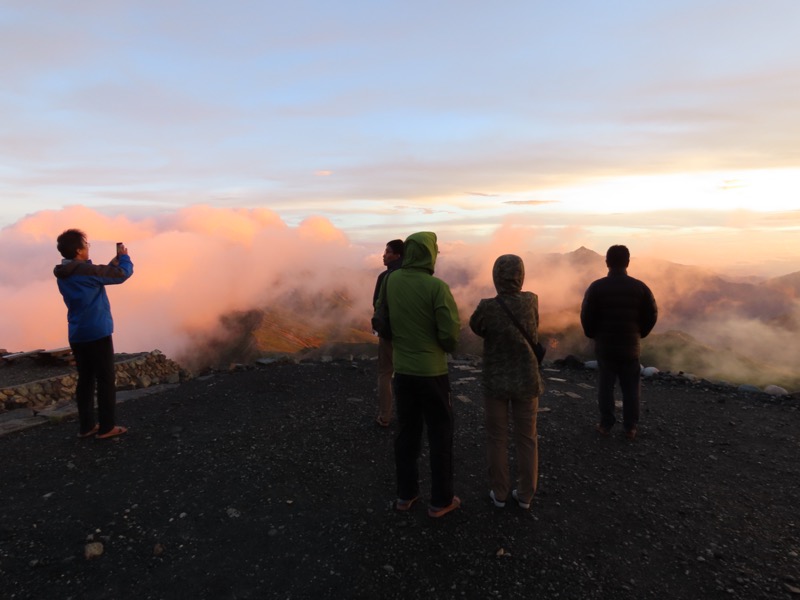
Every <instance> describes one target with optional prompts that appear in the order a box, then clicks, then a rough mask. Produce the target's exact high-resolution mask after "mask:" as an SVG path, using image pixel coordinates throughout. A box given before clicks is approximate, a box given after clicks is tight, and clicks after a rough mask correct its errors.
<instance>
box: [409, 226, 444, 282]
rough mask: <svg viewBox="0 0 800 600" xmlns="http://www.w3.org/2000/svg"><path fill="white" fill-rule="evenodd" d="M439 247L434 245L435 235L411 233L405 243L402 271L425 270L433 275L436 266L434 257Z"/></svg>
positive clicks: (425, 232) (422, 232) (426, 232)
mask: <svg viewBox="0 0 800 600" xmlns="http://www.w3.org/2000/svg"><path fill="white" fill-rule="evenodd" d="M438 254H439V246H438V245H437V244H436V234H435V233H433V232H430V231H421V232H419V233H412V234H411V235H410V236H408V238H407V239H406V242H405V254H404V256H403V268H404V269H425V270H426V271H428V272H429V273H431V275H433V268H434V266H435V265H436V256H437V255H438Z"/></svg>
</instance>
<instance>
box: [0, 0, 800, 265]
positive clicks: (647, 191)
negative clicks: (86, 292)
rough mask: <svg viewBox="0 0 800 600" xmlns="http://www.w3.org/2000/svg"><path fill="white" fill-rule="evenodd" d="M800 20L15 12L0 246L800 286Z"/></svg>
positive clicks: (6, 12)
mask: <svg viewBox="0 0 800 600" xmlns="http://www.w3.org/2000/svg"><path fill="white" fill-rule="evenodd" d="M798 23H800V3H798V2H796V1H795V0H765V1H764V2H758V3H755V2H742V1H736V0H692V1H683V0H677V1H673V2H639V1H633V0H631V1H619V0H610V1H606V2H595V1H588V0H582V1H566V2H557V3H556V2H539V1H536V0H525V1H516V0H509V1H503V2H497V3H486V2H473V1H469V0H459V1H458V2H455V1H448V0H444V1H439V2H419V1H417V0H404V1H403V2H399V1H397V2H395V1H392V0H372V1H361V0H359V1H352V0H351V1H343V2H328V1H315V0H299V1H297V2H291V3H287V2H275V1H271V0H264V1H244V0H226V1H225V2H207V1H202V0H194V1H191V2H190V1H181V0H171V1H170V2H163V1H161V0H159V1H149V0H137V1H135V2H134V1H124V0H120V1H113V2H108V1H107V0H96V1H94V0H83V1H81V0H76V1H75V2H69V3H63V2H56V1H39V0H5V1H4V2H3V3H2V5H0V52H2V56H4V59H3V60H2V61H1V62H0V82H1V83H0V114H2V115H3V117H2V120H0V226H8V225H11V224H13V223H15V222H17V221H18V220H19V219H21V218H22V217H23V216H25V215H30V214H34V213H36V212H37V211H41V210H58V209H61V208H64V207H66V206H73V205H77V206H85V207H89V208H92V209H95V210H98V211H101V212H102V213H104V214H111V215H125V216H127V217H129V218H141V219H144V218H147V217H149V216H154V215H158V214H171V213H175V212H176V211H178V210H180V209H181V208H183V207H186V206H191V205H197V204H199V205H210V206H215V207H228V208H259V207H264V208H268V209H269V210H272V211H274V212H276V213H277V214H279V215H280V216H281V218H282V219H283V220H284V221H285V222H286V223H287V224H289V225H291V226H296V225H298V224H299V223H300V222H302V221H303V220H304V219H306V218H309V217H312V216H319V217H324V218H326V219H328V220H330V222H331V223H333V224H334V225H335V226H336V227H337V228H338V229H341V230H342V231H344V232H345V233H346V235H347V236H348V238H349V239H351V240H353V241H354V242H359V243H360V242H376V241H380V242H383V241H385V240H386V239H391V238H394V237H404V236H405V235H407V234H408V233H411V232H413V231H415V230H435V231H437V233H439V234H440V235H441V236H443V237H445V238H449V239H459V240H464V241H475V240H480V239H485V238H488V237H490V236H491V235H493V234H494V232H496V231H497V230H498V228H500V227H504V226H506V225H508V224H514V225H516V226H519V227H523V228H525V229H526V231H528V232H529V238H530V240H531V241H530V244H531V246H532V247H536V248H541V249H547V250H571V249H574V248H576V247H579V246H581V245H585V246H587V247H590V248H592V249H595V250H598V251H602V250H603V249H604V248H605V247H607V245H609V244H610V243H615V242H620V243H623V242H627V243H629V245H630V246H631V248H632V251H633V252H634V254H637V253H638V254H640V255H658V254H664V253H671V254H672V255H673V256H674V258H676V259H678V260H681V261H684V262H687V263H693V262H695V263H697V262H705V263H708V264H712V263H714V264H717V265H719V264H722V263H726V265H727V266H728V268H730V269H731V270H732V271H736V270H738V272H740V273H741V274H747V272H748V271H758V272H760V273H768V274H771V275H778V274H781V273H787V272H792V271H795V270H800V246H799V245H798V244H797V243H796V241H795V238H796V233H797V230H798V228H799V227H800V144H798V143H797V140H798V139H800V42H798V41H797V35H796V33H797V25H798Z"/></svg>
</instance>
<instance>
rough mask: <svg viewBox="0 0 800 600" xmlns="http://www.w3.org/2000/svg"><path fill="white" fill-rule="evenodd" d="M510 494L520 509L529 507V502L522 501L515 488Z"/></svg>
mask: <svg viewBox="0 0 800 600" xmlns="http://www.w3.org/2000/svg"><path fill="white" fill-rule="evenodd" d="M511 496H512V497H513V498H514V500H516V501H517V504H519V507H520V508H521V509H523V510H528V509H529V508H530V507H531V503H530V502H523V501H522V500H520V499H519V494H517V490H514V491H512V492H511Z"/></svg>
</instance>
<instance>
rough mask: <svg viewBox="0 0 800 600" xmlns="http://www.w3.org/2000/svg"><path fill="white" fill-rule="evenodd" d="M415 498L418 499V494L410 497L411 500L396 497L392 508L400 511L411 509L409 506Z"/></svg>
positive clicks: (412, 504)
mask: <svg viewBox="0 0 800 600" xmlns="http://www.w3.org/2000/svg"><path fill="white" fill-rule="evenodd" d="M417 500H419V496H414V497H413V498H411V500H403V499H402V498H398V499H397V502H395V503H394V509H395V510H399V511H400V512H405V511H407V510H411V507H412V506H414V503H415V502H416V501H417Z"/></svg>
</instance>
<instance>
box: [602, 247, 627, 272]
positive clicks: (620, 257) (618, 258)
mask: <svg viewBox="0 0 800 600" xmlns="http://www.w3.org/2000/svg"><path fill="white" fill-rule="evenodd" d="M630 262H631V253H630V250H628V248H627V247H626V246H620V245H615V246H611V247H610V248H609V249H608V251H607V252H606V265H607V266H608V267H609V268H611V269H613V268H620V267H621V268H625V267H627V266H628V265H629V264H630Z"/></svg>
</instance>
